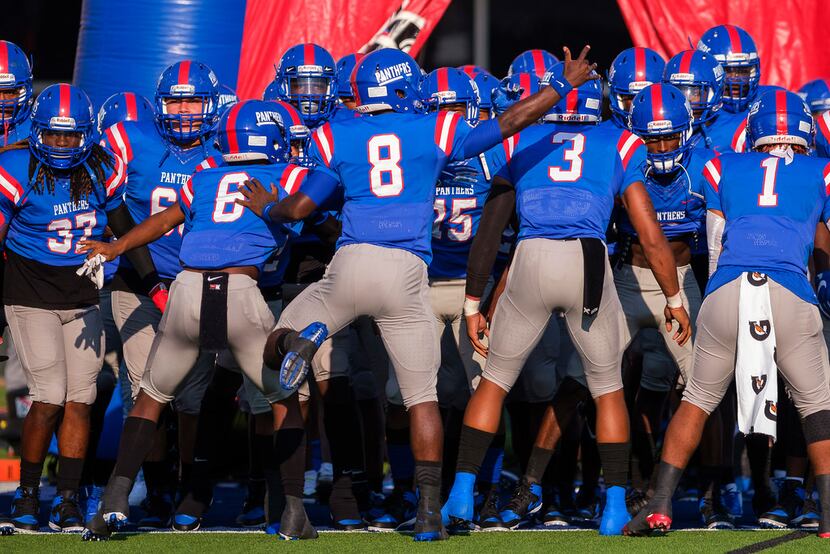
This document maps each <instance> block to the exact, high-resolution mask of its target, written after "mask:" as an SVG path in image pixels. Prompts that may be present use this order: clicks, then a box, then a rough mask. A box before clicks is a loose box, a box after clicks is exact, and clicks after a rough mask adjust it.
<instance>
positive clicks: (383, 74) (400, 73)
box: [375, 62, 412, 85]
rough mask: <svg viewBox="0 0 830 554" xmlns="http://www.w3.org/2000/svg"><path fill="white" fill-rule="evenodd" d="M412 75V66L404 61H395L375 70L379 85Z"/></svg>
mask: <svg viewBox="0 0 830 554" xmlns="http://www.w3.org/2000/svg"><path fill="white" fill-rule="evenodd" d="M411 76H412V68H411V67H410V66H409V64H408V63H406V62H401V63H397V64H395V65H393V66H391V67H384V68H383V69H378V70H377V71H375V79H377V82H378V84H379V85H386V84H389V83H392V82H394V81H398V80H400V79H403V78H404V77H411Z"/></svg>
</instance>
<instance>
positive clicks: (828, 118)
mask: <svg viewBox="0 0 830 554" xmlns="http://www.w3.org/2000/svg"><path fill="white" fill-rule="evenodd" d="M816 156H820V157H822V158H830V110H827V111H825V112H824V113H822V114H821V115H820V116H819V117H817V118H816Z"/></svg>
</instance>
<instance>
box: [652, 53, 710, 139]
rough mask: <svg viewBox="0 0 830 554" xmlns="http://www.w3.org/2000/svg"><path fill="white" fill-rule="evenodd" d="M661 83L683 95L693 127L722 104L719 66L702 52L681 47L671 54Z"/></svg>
mask: <svg viewBox="0 0 830 554" xmlns="http://www.w3.org/2000/svg"><path fill="white" fill-rule="evenodd" d="M663 82H664V83H668V84H670V85H674V86H675V87H677V88H678V89H679V90H680V92H682V93H683V94H684V95H685V96H686V100H688V101H689V105H690V106H691V107H692V117H693V118H694V121H693V123H694V125H695V126H700V125H703V124H704V123H707V122H708V121H711V120H712V119H713V118H714V117H716V116H717V115H718V112H719V111H720V109H721V107H722V106H723V68H722V67H721V66H720V64H719V63H718V62H717V60H715V58H714V57H712V56H711V55H709V54H707V53H705V52H701V51H700V50H684V51H683V52H680V53H679V54H676V55H674V56H673V57H672V58H671V59H670V60H669V61H668V63H666V69H665V70H664V71H663Z"/></svg>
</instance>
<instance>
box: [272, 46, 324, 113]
mask: <svg viewBox="0 0 830 554" xmlns="http://www.w3.org/2000/svg"><path fill="white" fill-rule="evenodd" d="M274 81H275V83H276V94H277V97H278V98H279V99H280V100H283V101H285V102H289V103H291V104H292V105H294V107H295V108H296V109H297V111H299V112H300V115H301V116H302V117H303V120H304V121H305V123H306V125H309V126H312V127H314V126H317V125H319V124H321V123H322V122H323V121H325V120H326V119H327V118H328V116H329V115H330V114H331V113H332V112H333V111H334V108H335V107H336V106H337V103H338V101H337V70H336V65H335V62H334V58H332V57H331V54H329V53H328V51H327V50H326V49H325V48H323V47H322V46H318V45H316V44H311V43H308V44H297V45H294V46H292V47H291V48H289V49H288V50H286V52H285V54H283V56H282V58H280V62H279V65H278V66H277V74H276V77H275V79H274Z"/></svg>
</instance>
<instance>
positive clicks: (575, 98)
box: [565, 88, 579, 114]
mask: <svg viewBox="0 0 830 554" xmlns="http://www.w3.org/2000/svg"><path fill="white" fill-rule="evenodd" d="M578 106H579V89H578V88H574V89H573V90H571V92H569V93H568V95H567V96H566V97H565V113H570V114H573V113H577V107H578Z"/></svg>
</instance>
